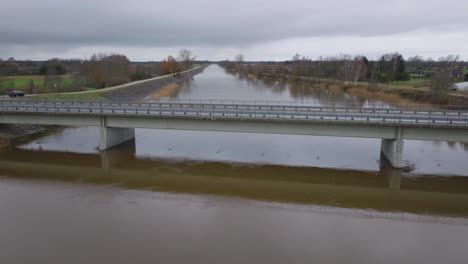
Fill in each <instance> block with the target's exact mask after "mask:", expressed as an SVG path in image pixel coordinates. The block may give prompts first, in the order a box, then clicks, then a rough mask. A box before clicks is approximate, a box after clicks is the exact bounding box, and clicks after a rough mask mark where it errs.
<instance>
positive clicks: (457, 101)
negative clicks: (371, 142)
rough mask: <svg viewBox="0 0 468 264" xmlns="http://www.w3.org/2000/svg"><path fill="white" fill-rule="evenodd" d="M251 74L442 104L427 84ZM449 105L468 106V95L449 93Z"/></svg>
mask: <svg viewBox="0 0 468 264" xmlns="http://www.w3.org/2000/svg"><path fill="white" fill-rule="evenodd" d="M247 78H248V79H250V80H252V79H255V78H257V79H260V80H263V81H266V82H271V81H282V82H288V83H289V84H291V85H292V86H294V85H298V84H306V85H312V86H314V87H319V88H322V89H328V90H330V91H332V92H333V91H334V92H345V93H348V94H349V95H352V96H356V97H359V98H361V99H372V100H378V101H382V102H385V103H389V104H392V105H395V106H399V107H404V108H405V107H408V106H411V107H412V108H414V107H420V108H429V109H432V108H438V107H439V106H437V105H433V104H432V103H431V93H430V91H429V88H427V87H418V88H416V87H395V86H388V85H382V84H378V85H371V84H368V83H362V82H357V83H354V82H349V83H344V82H343V81H340V80H331V79H319V78H312V77H301V76H290V75H274V74H262V75H259V76H255V75H252V74H249V75H248V76H247ZM447 106H452V107H456V108H468V96H466V95H462V94H449V95H448V99H447Z"/></svg>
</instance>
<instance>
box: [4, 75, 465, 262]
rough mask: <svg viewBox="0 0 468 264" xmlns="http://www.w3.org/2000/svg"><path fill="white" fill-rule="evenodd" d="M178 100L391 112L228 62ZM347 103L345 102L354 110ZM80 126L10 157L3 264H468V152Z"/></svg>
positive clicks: (433, 145)
mask: <svg viewBox="0 0 468 264" xmlns="http://www.w3.org/2000/svg"><path fill="white" fill-rule="evenodd" d="M173 96H175V97H177V98H191V99H196V98H200V97H203V96H204V97H208V98H214V99H222V98H229V99H257V100H261V99H268V100H296V101H297V100H308V102H313V103H315V104H331V103H332V104H340V103H338V102H339V101H342V102H346V104H355V105H361V106H364V107H365V106H372V105H385V104H384V103H382V102H376V101H362V100H360V99H357V98H354V97H351V96H348V95H346V94H339V93H336V94H334V93H331V92H328V91H323V90H318V89H315V88H313V87H293V86H292V85H291V84H287V83H286V84H279V83H273V84H271V83H263V82H259V81H256V80H248V79H239V78H238V77H236V76H232V75H228V74H225V73H224V72H223V70H222V69H221V68H219V67H218V66H210V67H208V68H206V69H205V71H204V72H203V73H202V74H199V75H197V76H195V77H194V78H193V79H192V80H191V81H190V82H189V83H185V84H184V85H183V86H182V88H181V89H180V90H179V92H178V93H177V94H176V95H173ZM342 102H341V103H342ZM98 137H99V131H98V130H97V129H95V128H68V129H64V130H58V131H57V132H56V133H51V134H47V135H44V136H42V137H40V138H34V139H32V140H30V141H28V142H24V143H22V144H21V145H18V146H17V147H10V148H8V149H5V150H1V151H0V234H1V236H0V263H342V262H346V263H466V259H468V253H467V251H466V249H467V248H468V177H466V176H468V164H467V162H466V161H467V160H468V154H467V152H466V147H465V145H463V144H460V143H445V142H439V143H437V142H423V141H408V142H405V152H404V157H405V159H408V160H409V161H410V162H411V163H413V164H415V168H416V169H415V171H413V172H411V173H402V172H400V171H396V170H393V169H391V168H390V167H389V166H388V164H387V163H386V162H385V161H383V160H382V159H381V158H380V155H379V147H380V141H379V140H368V139H349V138H328V137H307V136H285V135H260V134H258V135H255V134H239V133H211V132H190V131H164V130H140V129H138V130H137V131H136V139H135V140H134V141H131V142H127V143H126V144H123V145H120V146H118V147H116V148H114V149H112V150H109V151H105V152H98V151H97V150H96V147H97V146H98Z"/></svg>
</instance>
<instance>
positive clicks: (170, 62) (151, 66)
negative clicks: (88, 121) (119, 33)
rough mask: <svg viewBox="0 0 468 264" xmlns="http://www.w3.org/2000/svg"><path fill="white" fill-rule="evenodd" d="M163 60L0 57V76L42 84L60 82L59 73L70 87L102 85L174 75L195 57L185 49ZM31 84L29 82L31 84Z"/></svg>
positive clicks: (189, 65)
mask: <svg viewBox="0 0 468 264" xmlns="http://www.w3.org/2000/svg"><path fill="white" fill-rule="evenodd" d="M178 55H179V56H178V57H177V58H174V57H173V56H169V57H168V58H167V59H166V60H164V61H163V62H141V63H140V62H134V63H132V62H130V60H129V59H128V58H127V57H126V56H125V55H122V54H103V53H99V54H94V55H92V56H91V57H90V59H88V60H79V59H68V60H64V59H58V58H54V59H50V60H47V61H45V62H33V61H29V60H26V61H16V60H15V59H14V58H9V59H8V60H6V61H3V60H2V59H0V76H29V75H42V76H44V86H47V87H48V86H57V84H61V83H62V80H63V76H64V75H67V80H70V81H68V83H69V84H70V85H73V87H77V86H81V87H92V88H97V89H99V88H105V87H110V86H115V85H119V84H123V83H127V82H129V81H137V80H143V79H148V78H152V77H156V76H159V75H164V74H175V73H178V72H179V71H183V70H187V69H190V68H192V66H193V61H194V59H195V56H194V55H193V53H192V52H191V51H189V50H187V49H183V50H181V51H179V54H178ZM32 86H33V84H32Z"/></svg>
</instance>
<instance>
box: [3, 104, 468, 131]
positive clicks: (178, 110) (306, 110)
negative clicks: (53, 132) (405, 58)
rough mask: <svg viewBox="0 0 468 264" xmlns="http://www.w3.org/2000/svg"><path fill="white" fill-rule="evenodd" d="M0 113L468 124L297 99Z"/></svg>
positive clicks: (435, 113) (440, 115)
mask: <svg viewBox="0 0 468 264" xmlns="http://www.w3.org/2000/svg"><path fill="white" fill-rule="evenodd" d="M0 113H2V114H3V115H5V114H14V113H17V114H21V113H23V114H39V115H41V114H48V115H54V114H57V115H58V114H60V115H77V114H79V115H91V116H117V115H118V116H122V115H123V116H128V117H130V116H135V115H137V116H141V115H144V116H154V117H164V118H184V119H194V120H196V119H217V118H222V119H227V120H229V119H235V120H250V119H254V120H264V121H268V122H269V121H278V120H281V121H284V120H291V121H297V122H327V123H329V122H333V123H353V124H356V123H357V124H366V125H382V124H383V125H393V126H395V125H398V126H418V127H447V128H448V127H453V128H468V111H462V110H460V111H454V110H438V109H431V110H425V109H396V108H357V107H323V106H312V105H295V104H290V105H286V104H268V103H261V104H259V103H255V104H254V103H249V102H244V103H226V102H215V101H209V102H196V101H167V102H155V103H134V102H133V103H123V102H68V101H36V100H34V101H31V100H0Z"/></svg>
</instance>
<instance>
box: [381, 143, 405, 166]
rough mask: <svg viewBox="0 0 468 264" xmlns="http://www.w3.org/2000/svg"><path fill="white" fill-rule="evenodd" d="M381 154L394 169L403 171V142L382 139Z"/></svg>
mask: <svg viewBox="0 0 468 264" xmlns="http://www.w3.org/2000/svg"><path fill="white" fill-rule="evenodd" d="M381 152H382V154H383V156H384V157H385V158H386V159H387V160H388V161H389V162H390V164H391V165H392V166H393V167H394V168H398V169H401V168H403V167H404V166H405V164H404V163H403V157H402V156H403V140H401V139H382V145H381Z"/></svg>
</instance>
